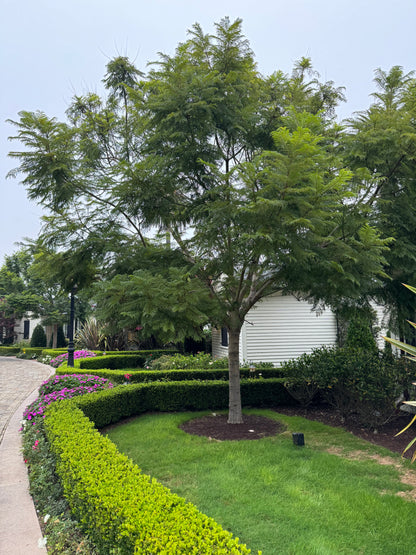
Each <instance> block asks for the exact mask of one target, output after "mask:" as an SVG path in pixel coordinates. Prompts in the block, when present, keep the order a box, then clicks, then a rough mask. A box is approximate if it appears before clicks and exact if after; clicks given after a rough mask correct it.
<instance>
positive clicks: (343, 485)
mask: <svg viewBox="0 0 416 555" xmlns="http://www.w3.org/2000/svg"><path fill="white" fill-rule="evenodd" d="M252 412H253V413H255V414H261V415H263V416H269V417H271V418H276V419H279V420H280V421H282V422H284V423H285V424H286V426H287V430H286V431H285V432H284V433H283V434H280V435H278V436H275V437H272V438H264V439H262V440H255V441H225V442H218V441H212V440H209V439H207V438H203V437H197V436H190V435H188V434H186V433H185V432H183V431H182V430H180V429H179V427H178V426H179V424H180V423H182V422H184V421H186V420H188V419H190V418H194V417H196V416H200V415H202V414H206V413H193V414H190V413H181V414H149V415H144V416H141V417H138V418H137V419H135V420H134V421H131V422H129V423H127V424H123V425H120V426H118V427H116V428H114V429H112V430H110V431H108V432H107V435H108V436H109V437H110V439H111V440H112V441H114V443H116V445H117V446H118V448H119V450H120V451H122V452H124V453H126V454H127V455H128V456H129V457H131V458H132V459H133V460H134V462H135V463H136V464H137V465H138V466H139V467H140V468H141V469H142V471H143V472H145V473H146V474H150V475H151V476H153V477H155V478H157V479H158V480H159V481H160V482H162V483H163V484H164V485H166V486H167V487H169V488H170V489H171V490H172V491H174V492H176V493H178V494H179V495H181V496H183V497H185V498H186V499H187V500H188V501H191V502H192V503H194V504H195V505H196V506H197V507H198V508H199V509H200V510H201V511H202V512H203V513H205V514H207V515H209V516H211V517H213V518H214V519H215V520H216V521H217V522H219V523H220V524H221V525H222V526H223V527H224V528H226V529H227V530H230V531H231V532H233V534H234V535H236V536H238V537H239V538H240V540H241V541H242V542H243V543H246V544H247V545H248V547H250V548H251V549H252V550H253V553H256V552H257V550H262V552H263V555H274V554H279V555H280V554H293V555H298V554H302V555H304V554H319V555H320V554H328V555H333V554H337V553H354V554H355V553H365V554H369V555H376V554H380V555H381V554H382V555H388V554H402V553H406V554H407V553H409V554H410V553H416V502H414V501H409V500H406V499H403V498H402V497H399V496H398V495H397V493H398V492H406V491H409V490H411V488H410V486H406V485H404V484H403V483H402V482H401V481H400V473H401V469H402V470H403V471H405V470H408V469H409V468H410V466H409V463H408V462H403V463H401V462H400V457H399V456H397V455H393V454H391V453H390V452H389V451H387V450H385V449H381V448H378V447H375V446H372V445H370V444H368V443H366V442H363V441H361V440H358V439H356V438H354V437H353V436H352V435H351V434H348V433H347V432H344V431H343V430H340V429H334V428H330V427H328V426H325V425H323V424H320V423H317V422H310V421H307V420H305V419H303V418H293V417H287V416H284V415H278V414H276V413H274V412H272V411H267V410H255V411H252ZM292 432H303V433H304V434H305V443H306V445H305V447H297V446H295V445H293V442H292V436H291V434H292ZM328 450H330V451H335V452H337V453H340V452H342V453H343V456H340V455H339V454H331V452H328ZM358 450H359V451H360V452H362V454H361V455H360V460H356V459H357V457H356V453H355V452H356V451H358ZM374 455H379V456H386V455H390V456H391V457H392V458H394V459H395V463H398V464H399V468H396V466H395V465H381V464H379V463H378V462H377V461H376V460H373V459H370V458H369V457H370V456H374ZM413 472H415V473H416V469H415V470H413Z"/></svg>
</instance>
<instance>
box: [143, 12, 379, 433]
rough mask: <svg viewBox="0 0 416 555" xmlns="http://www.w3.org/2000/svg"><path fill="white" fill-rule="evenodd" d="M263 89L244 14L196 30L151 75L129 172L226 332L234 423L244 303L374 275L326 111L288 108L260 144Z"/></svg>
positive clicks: (329, 298) (372, 240) (325, 289)
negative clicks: (135, 160)
mask: <svg viewBox="0 0 416 555" xmlns="http://www.w3.org/2000/svg"><path fill="white" fill-rule="evenodd" d="M263 86H264V83H263V82H262V79H261V77H260V76H259V74H258V73H257V71H256V67H255V64H254V60H253V53H252V52H251V50H250V48H249V46H248V43H247V41H246V40H245V38H244V37H243V35H242V32H241V22H240V21H238V20H237V21H236V22H234V23H230V22H229V21H228V20H227V19H226V20H223V21H222V22H221V23H219V24H218V25H217V26H216V35H215V36H208V35H204V34H203V33H202V30H201V28H200V27H199V26H195V27H194V28H193V29H192V30H191V32H190V39H189V40H188V41H187V42H185V43H183V44H181V45H180V46H179V47H178V49H177V51H176V54H175V55H174V56H172V57H168V56H164V57H162V59H161V61H160V64H159V65H158V67H157V69H155V70H154V71H153V72H152V74H151V79H150V80H149V84H148V87H147V98H146V106H145V109H146V111H147V117H148V121H149V124H148V125H149V128H150V132H149V133H148V140H147V143H146V145H145V149H144V152H145V153H146V157H145V159H144V161H143V162H142V163H139V164H137V165H136V167H135V168H134V172H135V173H134V179H133V182H134V183H137V184H138V185H139V186H138V188H137V195H136V202H137V206H138V209H140V212H141V213H142V214H144V216H145V218H146V221H147V222H148V223H149V224H153V225H158V224H159V225H160V224H161V225H163V226H164V227H165V228H166V229H168V230H169V231H170V233H171V234H172V237H173V238H174V240H175V242H176V245H177V246H178V248H179V249H180V250H181V251H182V253H183V255H184V257H185V258H186V259H187V260H188V262H189V264H192V265H193V268H194V269H193V273H194V275H195V277H196V279H198V280H199V281H200V282H201V284H203V285H204V286H205V287H206V289H207V290H208V291H209V292H210V295H211V298H212V300H213V301H214V302H215V304H216V308H215V310H214V313H213V314H215V317H214V318H215V320H214V323H216V324H217V325H218V326H224V327H226V328H227V329H228V333H229V374H230V404H229V422H230V423H237V422H241V420H242V413H241V398H240V388H239V352H238V349H239V337H240V332H241V327H242V325H243V322H244V320H245V317H246V314H247V312H248V311H249V310H250V308H252V307H253V306H254V305H255V303H256V302H257V301H259V300H260V299H261V298H262V297H264V296H266V295H268V294H270V293H273V292H276V291H282V292H294V291H295V292H303V293H304V295H305V296H307V297H310V298H313V299H314V300H315V301H317V302H319V301H320V300H322V301H325V302H334V301H335V300H336V299H337V298H338V297H339V296H340V295H341V294H344V295H345V294H354V292H356V291H357V289H358V288H359V286H360V284H362V282H363V281H365V279H366V278H368V277H369V276H374V275H376V274H377V273H380V272H381V271H382V269H381V263H382V249H383V242H382V241H381V240H380V239H379V238H378V236H377V234H376V232H375V231H374V230H373V229H372V228H371V227H370V226H368V225H366V214H365V211H362V210H361V209H360V206H359V205H358V204H356V203H354V202H350V200H351V199H352V198H354V197H355V196H356V194H357V193H358V191H357V190H354V188H353V187H352V186H350V184H349V180H350V178H351V174H350V173H349V172H347V171H344V170H342V169H340V167H341V165H342V164H341V162H340V161H339V160H338V161H337V160H336V158H335V155H334V152H333V149H332V148H330V143H331V139H330V137H331V132H330V130H329V129H328V126H329V121H328V119H325V117H323V116H315V115H312V114H311V113H309V112H304V111H302V112H299V111H298V110H296V108H295V107H292V108H291V107H290V106H285V107H284V109H285V110H284V111H285V112H286V114H287V115H284V114H283V113H282V114H281V115H280V127H279V128H278V129H277V130H275V131H274V132H273V133H272V140H273V145H272V149H270V150H265V147H266V146H268V145H270V143H269V142H263V141H262V140H261V137H262V135H261V133H259V129H260V128H261V127H262V125H263V124H264V111H262V110H260V109H259V98H261V94H262V90H264V89H263ZM302 93H303V94H305V96H306V94H307V93H306V92H305V90H303V91H302ZM303 107H304V106H302V108H303ZM283 124H284V125H285V126H284V127H283V126H282V125H283ZM328 143H329V145H328Z"/></svg>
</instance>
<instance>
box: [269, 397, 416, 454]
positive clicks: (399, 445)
mask: <svg viewBox="0 0 416 555" xmlns="http://www.w3.org/2000/svg"><path fill="white" fill-rule="evenodd" d="M276 412H280V413H281V414H286V415H288V416H302V417H303V418H308V419H309V420H316V421H318V422H322V423H323V424H327V425H328V426H333V427H335V428H344V430H347V431H348V432H350V433H352V434H354V435H355V436H357V437H360V438H361V439H365V440H366V441H369V442H370V443H374V444H375V445H380V446H381V447H386V448H387V449H390V451H393V452H394V453H401V452H402V451H403V449H404V448H405V447H406V445H407V444H408V443H409V442H410V441H411V440H412V439H413V438H414V437H415V436H416V423H415V424H414V425H413V426H411V427H410V428H409V429H408V430H407V431H406V432H404V433H403V434H400V435H399V436H398V437H395V435H396V434H397V433H398V432H400V430H402V429H403V428H404V427H405V426H407V425H408V424H409V422H410V421H411V419H412V418H413V416H412V415H409V414H405V413H401V412H400V411H398V415H397V418H395V419H394V420H392V421H391V422H388V423H387V424H384V426H380V427H379V428H378V429H377V430H376V431H374V430H370V429H368V428H363V426H362V425H360V424H359V423H357V422H355V421H354V419H348V420H344V419H343V418H342V416H341V414H340V413H339V412H338V411H336V410H334V409H331V408H327V407H312V408H307V409H304V408H299V407H279V408H276ZM412 454H413V449H410V451H408V452H407V453H405V457H406V458H411V457H412Z"/></svg>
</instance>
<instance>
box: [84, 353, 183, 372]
mask: <svg viewBox="0 0 416 555" xmlns="http://www.w3.org/2000/svg"><path fill="white" fill-rule="evenodd" d="M94 352H95V351H94ZM176 352H177V351H161V350H156V351H155V350H153V351H125V352H124V351H120V352H119V353H117V354H108V353H106V354H105V355H104V356H97V357H91V358H87V359H81V360H80V368H81V369H85V370H98V369H100V368H110V369H111V370H118V369H121V368H142V367H143V366H144V364H145V362H146V361H147V360H148V359H149V358H150V357H152V358H158V357H159V356H161V355H163V354H164V355H171V354H174V353H176Z"/></svg>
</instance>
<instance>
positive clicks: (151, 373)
mask: <svg viewBox="0 0 416 555" xmlns="http://www.w3.org/2000/svg"><path fill="white" fill-rule="evenodd" d="M56 373H57V374H67V373H68V368H67V367H65V368H57V369H56ZM77 373H78V374H90V373H91V370H89V369H78V368H77ZM94 374H95V375H96V376H100V378H106V379H108V380H110V381H111V382H112V383H114V384H117V383H123V382H126V381H128V382H129V383H143V382H155V381H161V380H163V381H182V380H228V370H224V369H211V370H206V369H200V370H197V369H195V370H190V369H186V370H137V369H135V368H126V369H124V370H111V369H110V368H100V369H99V370H96V369H94ZM126 374H128V375H129V378H128V379H126V377H125V376H126ZM240 374H241V377H242V378H263V379H270V378H282V377H284V374H283V372H282V369H281V368H267V369H264V370H261V371H256V372H250V370H249V369H247V368H242V369H241V370H240Z"/></svg>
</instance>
